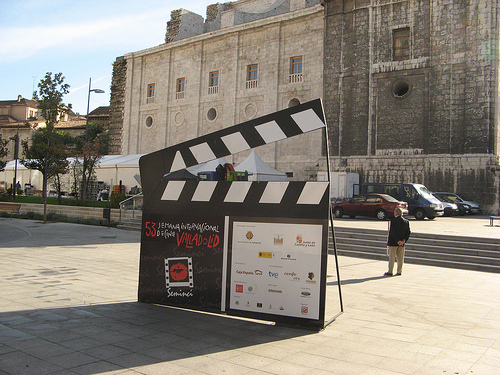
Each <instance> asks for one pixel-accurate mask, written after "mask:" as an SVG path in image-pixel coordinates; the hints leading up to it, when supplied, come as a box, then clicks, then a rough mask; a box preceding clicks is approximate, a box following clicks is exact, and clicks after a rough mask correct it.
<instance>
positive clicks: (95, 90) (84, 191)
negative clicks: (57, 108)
mask: <svg viewBox="0 0 500 375" xmlns="http://www.w3.org/2000/svg"><path fill="white" fill-rule="evenodd" d="M91 86H92V78H89V95H88V97H87V116H86V119H85V142H87V141H88V139H87V135H88V129H87V128H88V125H89V111H90V93H91V92H95V93H96V94H104V90H101V89H92V88H91ZM85 169H86V162H85V156H84V157H83V184H82V197H81V199H82V202H83V201H84V200H85V196H86V194H87V182H86V177H85V172H86V171H85Z"/></svg>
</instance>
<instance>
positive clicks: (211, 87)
mask: <svg viewBox="0 0 500 375" xmlns="http://www.w3.org/2000/svg"><path fill="white" fill-rule="evenodd" d="M208 93H209V94H218V93H219V71H218V70H216V71H214V72H210V76H209V81H208Z"/></svg>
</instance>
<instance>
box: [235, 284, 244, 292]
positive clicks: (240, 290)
mask: <svg viewBox="0 0 500 375" xmlns="http://www.w3.org/2000/svg"><path fill="white" fill-rule="evenodd" d="M236 293H243V285H240V284H236Z"/></svg>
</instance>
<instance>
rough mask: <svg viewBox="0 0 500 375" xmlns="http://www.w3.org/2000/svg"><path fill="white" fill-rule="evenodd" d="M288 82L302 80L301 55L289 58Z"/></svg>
mask: <svg viewBox="0 0 500 375" xmlns="http://www.w3.org/2000/svg"><path fill="white" fill-rule="evenodd" d="M288 82H289V83H295V82H302V56H295V57H292V58H291V59H290V76H289V80H288Z"/></svg>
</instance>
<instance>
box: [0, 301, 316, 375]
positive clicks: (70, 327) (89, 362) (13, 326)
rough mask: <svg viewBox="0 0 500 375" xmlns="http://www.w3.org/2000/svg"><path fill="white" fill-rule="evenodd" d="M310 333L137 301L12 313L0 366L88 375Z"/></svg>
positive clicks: (7, 315)
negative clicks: (72, 371)
mask: <svg viewBox="0 0 500 375" xmlns="http://www.w3.org/2000/svg"><path fill="white" fill-rule="evenodd" d="M312 334H314V333H313V332H311V331H306V330H299V329H294V328H287V327H279V326H272V325H270V324H263V323H260V322H255V321H249V320H241V319H235V318H228V317H224V316H220V315H213V314H206V313H197V312H193V311H188V310H181V309H175V308H169V307H164V306H157V305H150V304H144V303H139V302H127V303H116V304H107V305H106V304H103V305H93V306H75V307H66V308H55V309H35V310H26V311H12V312H3V313H0V344H1V345H0V347H1V348H2V351H1V353H0V359H1V361H0V362H1V364H2V365H1V367H2V371H6V372H7V373H12V374H25V373H26V374H27V373H37V374H42V373H52V372H55V371H60V370H63V369H66V370H69V369H72V370H74V371H76V372H77V373H79V374H94V373H99V372H105V371H115V370H121V369H127V368H135V367H138V366H147V365H153V364H157V363H160V362H169V361H174V360H181V359H185V358H191V357H195V356H203V355H208V354H214V353H224V352H226V351H230V350H232V349H240V348H246V347H250V346H253V345H258V344H266V343H272V342H276V341H281V340H285V339H290V338H297V337H304V336H307V335H312ZM231 353H233V354H232V355H235V353H234V352H231ZM238 354H241V353H238ZM230 355H231V354H230V353H224V354H223V356H221V358H222V357H224V358H226V356H227V358H229V357H230ZM226 365H227V363H226ZM222 370H223V369H222V368H221V371H222Z"/></svg>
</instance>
